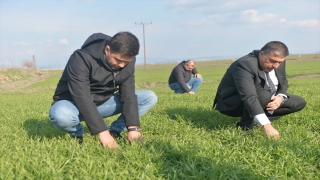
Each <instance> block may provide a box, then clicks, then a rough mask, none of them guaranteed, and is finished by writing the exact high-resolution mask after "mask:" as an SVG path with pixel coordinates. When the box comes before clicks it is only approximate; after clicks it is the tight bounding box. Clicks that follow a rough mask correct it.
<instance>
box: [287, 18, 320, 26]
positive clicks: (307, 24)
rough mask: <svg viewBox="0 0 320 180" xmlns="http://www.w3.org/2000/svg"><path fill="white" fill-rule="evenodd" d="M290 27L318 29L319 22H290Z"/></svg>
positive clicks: (315, 20) (314, 20) (310, 20)
mask: <svg viewBox="0 0 320 180" xmlns="http://www.w3.org/2000/svg"><path fill="white" fill-rule="evenodd" d="M289 24H291V25H292V26H298V27H318V28H319V27H320V21H319V20H317V19H309V20H304V21H292V22H289Z"/></svg>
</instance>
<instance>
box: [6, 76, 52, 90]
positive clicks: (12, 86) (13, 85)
mask: <svg viewBox="0 0 320 180" xmlns="http://www.w3.org/2000/svg"><path fill="white" fill-rule="evenodd" d="M47 77H48V75H47V74H41V75H37V76H34V77H30V78H27V79H24V80H18V81H14V82H3V83H0V92H19V91H21V89H23V88H25V87H28V86H30V85H32V84H34V83H37V82H41V81H44V80H45V79H46V78H47Z"/></svg>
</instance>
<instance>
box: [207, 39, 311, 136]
mask: <svg viewBox="0 0 320 180" xmlns="http://www.w3.org/2000/svg"><path fill="white" fill-rule="evenodd" d="M288 55H289V50H288V48H287V46H286V45H285V44H283V43H282V42H279V41H271V42H269V43H267V44H266V45H265V46H263V47H262V49H261V50H254V51H253V52H252V53H249V54H248V55H246V56H244V57H242V58H240V59H238V60H236V61H235V62H233V63H232V64H231V65H230V67H229V68H228V70H227V72H226V73H225V74H224V76H223V78H222V80H221V82H220V85H219V87H218V90H217V94H216V97H215V99H214V104H213V107H214V106H215V105H216V109H217V110H219V111H220V112H221V113H222V114H225V115H227V116H232V117H241V118H240V122H238V123H237V126H239V127H241V128H242V129H245V130H250V129H252V128H253V127H254V122H256V123H258V124H259V125H261V126H263V128H264V132H265V134H266V136H267V137H275V138H279V137H280V134H279V132H278V131H277V130H276V129H275V128H274V127H273V126H272V125H271V121H273V120H275V119H277V118H279V117H281V116H284V115H287V114H290V113H294V112H297V111H300V110H302V109H303V108H304V107H305V105H306V102H305V100H304V99H303V98H302V97H300V96H296V95H291V94H288V92H287V89H288V81H287V78H286V70H285V65H286V61H285V58H286V56H288Z"/></svg>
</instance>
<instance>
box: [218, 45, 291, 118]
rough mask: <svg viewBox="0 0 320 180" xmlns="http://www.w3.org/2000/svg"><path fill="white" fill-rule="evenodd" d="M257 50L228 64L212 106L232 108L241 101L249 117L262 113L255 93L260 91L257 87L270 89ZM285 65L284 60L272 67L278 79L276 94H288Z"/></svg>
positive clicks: (219, 108) (220, 109) (221, 108)
mask: <svg viewBox="0 0 320 180" xmlns="http://www.w3.org/2000/svg"><path fill="white" fill-rule="evenodd" d="M259 52H260V51H253V52H252V53H250V54H248V55H246V56H244V57H242V58H240V59H238V60H236V61H235V62H233V63H232V64H231V65H230V67H229V68H228V70H227V72H226V73H225V74H224V76H223V78H222V80H221V82H220V85H219V87H218V90H217V94H216V97H215V100H214V104H213V106H215V105H217V106H216V109H217V110H219V111H229V110H233V109H236V108H237V107H238V106H239V104H240V103H243V104H244V106H245V107H246V108H247V110H248V112H249V114H250V116H251V117H254V116H256V115H258V114H262V113H264V110H263V108H262V107H261V105H260V102H259V100H258V94H257V93H258V92H260V91H259V89H264V90H270V88H269V86H268V85H267V83H266V78H265V74H264V71H263V70H262V68H261V66H260V64H259V59H258V57H259ZM285 66H286V62H285V61H284V62H283V63H281V65H280V66H279V67H278V68H277V69H274V71H275V73H276V76H277V78H278V81H279V85H278V89H277V93H276V94H279V93H281V94H285V95H287V96H289V95H288V93H287V89H288V81H287V78H286V70H285ZM270 98H271V97H270Z"/></svg>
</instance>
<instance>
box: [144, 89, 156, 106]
mask: <svg viewBox="0 0 320 180" xmlns="http://www.w3.org/2000/svg"><path fill="white" fill-rule="evenodd" d="M145 96H147V99H148V104H150V105H152V106H153V105H155V104H156V103H157V102H158V96H157V95H156V93H154V92H153V91H151V90H146V92H145Z"/></svg>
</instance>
